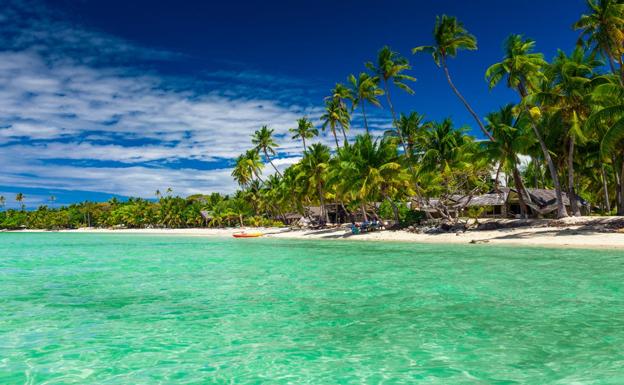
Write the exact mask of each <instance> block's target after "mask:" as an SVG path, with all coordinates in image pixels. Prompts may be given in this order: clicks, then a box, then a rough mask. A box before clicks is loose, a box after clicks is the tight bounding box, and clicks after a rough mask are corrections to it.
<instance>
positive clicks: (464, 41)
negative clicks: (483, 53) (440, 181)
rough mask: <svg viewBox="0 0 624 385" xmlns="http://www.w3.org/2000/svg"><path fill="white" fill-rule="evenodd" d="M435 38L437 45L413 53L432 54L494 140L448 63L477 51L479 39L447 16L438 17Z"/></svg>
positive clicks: (461, 97)
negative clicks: (452, 74) (457, 56)
mask: <svg viewBox="0 0 624 385" xmlns="http://www.w3.org/2000/svg"><path fill="white" fill-rule="evenodd" d="M433 38H434V40H435V45H423V46H419V47H416V48H414V49H412V53H413V54H416V53H419V52H426V53H430V54H431V56H432V57H433V61H434V62H435V64H436V65H437V66H438V67H441V68H442V69H443V70H444V75H445V76H446V81H447V82H448V84H449V86H451V89H452V90H453V92H454V93H455V95H457V97H458V98H459V100H461V102H462V103H463V105H464V106H465V107H466V109H467V110H468V112H469V113H470V115H472V117H473V118H474V120H475V121H476V122H477V124H478V125H479V127H480V128H481V132H483V134H484V135H485V136H486V137H488V138H489V139H490V140H493V138H492V135H491V134H490V133H489V132H488V130H487V129H486V128H485V126H484V125H483V122H482V121H481V119H479V116H478V115H477V113H476V112H475V111H474V110H473V109H472V107H471V106H470V104H469V103H468V101H467V100H466V98H464V96H463V95H462V94H461V93H460V92H459V90H458V89H457V87H456V86H455V84H454V83H453V80H452V79H451V74H450V72H449V69H448V65H447V62H446V61H447V59H448V58H453V57H455V56H456V55H457V52H458V51H460V50H464V49H465V50H470V51H474V50H476V49H477V38H476V37H474V36H473V35H471V34H470V33H468V31H467V30H466V29H465V28H464V26H463V25H462V23H460V22H459V21H457V18H455V17H452V16H447V15H442V16H438V17H436V23H435V27H434V29H433Z"/></svg>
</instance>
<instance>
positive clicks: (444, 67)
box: [442, 55, 494, 142]
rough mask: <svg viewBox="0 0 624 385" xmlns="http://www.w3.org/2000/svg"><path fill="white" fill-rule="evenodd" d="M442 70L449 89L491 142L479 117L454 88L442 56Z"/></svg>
mask: <svg viewBox="0 0 624 385" xmlns="http://www.w3.org/2000/svg"><path fill="white" fill-rule="evenodd" d="M442 68H443V69H444V74H445V75H446V80H447V81H448V84H449V85H450V86H451V89H452V90H453V92H454V93H455V95H457V97H458V98H459V100H461V102H462V103H463V104H464V107H466V109H467V110H468V112H469V113H470V115H472V117H473V118H474V120H475V121H476V122H477V124H478V125H479V127H480V128H481V131H482V132H483V133H484V134H485V136H487V137H488V139H490V140H491V141H492V142H493V141H494V138H493V137H492V134H490V132H489V131H488V130H486V129H485V126H484V125H483V123H482V122H481V119H479V116H478V115H477V113H476V112H474V110H473V109H472V107H470V104H468V101H466V99H465V98H464V97H463V96H462V94H460V93H459V90H458V89H457V87H455V84H453V80H452V79H451V74H450V73H449V70H448V66H447V65H446V58H445V57H444V55H442Z"/></svg>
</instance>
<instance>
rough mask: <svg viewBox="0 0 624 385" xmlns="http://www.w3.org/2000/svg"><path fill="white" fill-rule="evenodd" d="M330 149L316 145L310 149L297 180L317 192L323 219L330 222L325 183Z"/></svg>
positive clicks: (301, 164) (304, 157)
mask: <svg viewBox="0 0 624 385" xmlns="http://www.w3.org/2000/svg"><path fill="white" fill-rule="evenodd" d="M329 160H330V152H329V147H327V146H325V145H323V144H320V143H314V144H313V145H311V146H310V147H309V148H308V151H306V153H305V154H304V156H303V159H302V161H301V162H300V164H299V166H300V170H299V174H298V175H297V177H296V179H299V180H303V181H304V183H305V184H306V185H307V186H309V187H310V189H313V190H316V193H317V194H318V199H319V203H320V205H321V217H322V218H323V219H324V220H325V222H329V214H328V212H327V209H326V207H325V183H326V181H327V169H328V167H329Z"/></svg>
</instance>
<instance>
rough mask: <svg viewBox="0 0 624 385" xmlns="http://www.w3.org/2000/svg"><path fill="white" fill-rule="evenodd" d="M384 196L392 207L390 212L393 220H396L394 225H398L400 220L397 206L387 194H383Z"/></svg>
mask: <svg viewBox="0 0 624 385" xmlns="http://www.w3.org/2000/svg"><path fill="white" fill-rule="evenodd" d="M384 196H385V198H386V200H387V201H388V202H389V203H390V206H391V207H392V214H393V216H394V221H395V222H396V225H397V226H398V225H399V221H400V218H399V207H398V206H397V205H396V203H395V202H394V201H393V200H392V199H390V197H389V196H387V195H384Z"/></svg>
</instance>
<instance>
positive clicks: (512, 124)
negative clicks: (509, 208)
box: [485, 104, 534, 217]
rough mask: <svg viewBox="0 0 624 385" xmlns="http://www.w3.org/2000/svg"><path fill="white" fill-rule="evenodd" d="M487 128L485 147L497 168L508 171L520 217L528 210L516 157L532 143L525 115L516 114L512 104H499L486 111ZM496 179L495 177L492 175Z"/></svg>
mask: <svg viewBox="0 0 624 385" xmlns="http://www.w3.org/2000/svg"><path fill="white" fill-rule="evenodd" d="M485 120H486V122H487V124H488V128H489V131H490V132H492V136H493V137H494V141H491V142H488V143H486V151H487V152H488V155H489V156H490V159H493V160H496V161H497V162H499V164H500V166H499V170H500V169H502V170H504V171H505V172H507V173H509V172H511V174H512V177H513V180H514V184H515V187H516V191H517V193H518V201H519V203H520V210H521V214H522V216H523V217H526V216H527V214H528V209H527V205H526V202H525V199H530V197H529V195H528V194H527V193H526V189H525V187H524V183H523V182H522V176H521V175H520V170H519V168H518V166H519V164H520V159H519V157H518V154H521V153H525V154H526V152H527V150H528V149H529V148H530V147H531V145H532V143H534V139H533V136H532V135H529V132H528V130H527V129H528V119H527V117H526V114H523V113H520V114H516V113H515V111H514V106H513V104H508V105H506V106H504V107H501V108H500V110H498V111H496V112H492V113H490V114H488V116H487V117H486V119H485ZM496 180H497V182H498V177H497V178H496Z"/></svg>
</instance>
